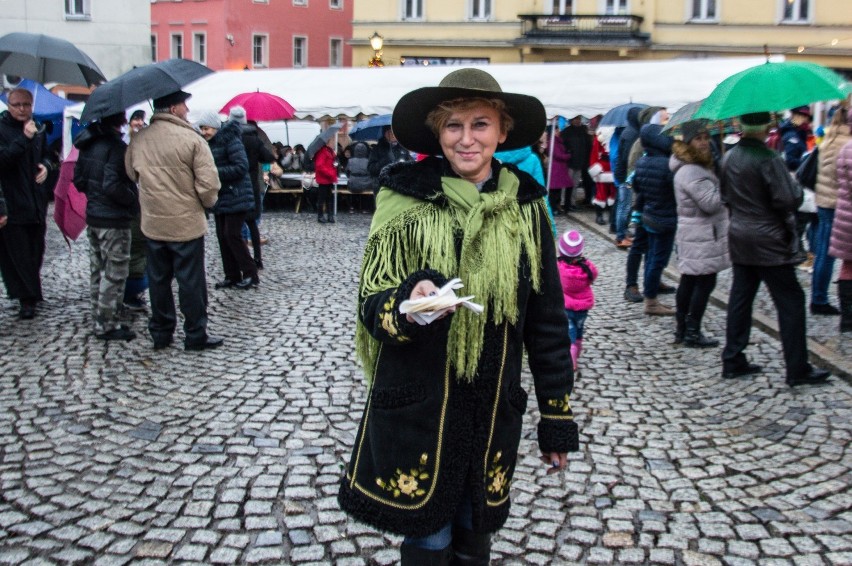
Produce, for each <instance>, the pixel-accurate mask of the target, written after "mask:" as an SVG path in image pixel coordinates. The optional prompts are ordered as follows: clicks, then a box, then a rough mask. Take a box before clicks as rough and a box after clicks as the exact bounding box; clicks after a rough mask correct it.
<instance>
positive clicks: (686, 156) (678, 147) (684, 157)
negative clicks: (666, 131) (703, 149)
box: [672, 140, 713, 169]
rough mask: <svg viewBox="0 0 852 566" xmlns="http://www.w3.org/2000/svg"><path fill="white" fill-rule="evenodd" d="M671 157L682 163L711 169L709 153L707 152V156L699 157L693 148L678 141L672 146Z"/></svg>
mask: <svg viewBox="0 0 852 566" xmlns="http://www.w3.org/2000/svg"><path fill="white" fill-rule="evenodd" d="M672 155H674V156H675V157H677V158H678V159H679V160H681V161H683V162H684V163H690V164H694V165H700V166H701V167H704V168H705V169H712V168H713V154H712V153H711V152H707V155H701V154H700V153H698V151H696V149H695V148H694V147H692V146H691V145H688V144H686V143H684V142H682V141H680V140H678V141H675V142H674V143H673V144H672Z"/></svg>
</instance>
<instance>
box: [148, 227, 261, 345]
mask: <svg viewBox="0 0 852 566" xmlns="http://www.w3.org/2000/svg"><path fill="white" fill-rule="evenodd" d="M146 245H147V247H148V284H149V287H148V294H149V296H150V298H151V320H149V321H148V332H150V333H151V338H153V339H154V342H160V343H164V342H168V341H169V340H170V339H171V337H172V334H174V331H175V327H176V325H177V316H176V314H175V298H174V295H173V294H172V279H177V284H178V298H179V299H180V312H181V313H182V314H183V317H184V321H183V329H184V332H185V334H186V338H185V343H186V344H200V343H203V342H204V341H205V340H206V339H207V278H206V275H205V273H204V237H203V236H202V237H201V238H197V239H195V240H190V241H189V242H162V241H158V240H148V241H147V243H146ZM243 247H245V244H243Z"/></svg>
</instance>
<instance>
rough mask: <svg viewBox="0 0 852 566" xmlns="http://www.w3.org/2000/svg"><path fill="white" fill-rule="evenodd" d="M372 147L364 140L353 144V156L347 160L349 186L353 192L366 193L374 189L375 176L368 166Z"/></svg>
mask: <svg viewBox="0 0 852 566" xmlns="http://www.w3.org/2000/svg"><path fill="white" fill-rule="evenodd" d="M369 164H370V148H369V147H368V146H367V144H365V143H364V142H357V143H356V144H355V145H353V146H352V157H350V158H349V161H347V162H346V177H347V179H348V185H347V188H348V189H349V190H350V191H351V192H353V193H366V192H370V191H372V190H373V189H374V187H375V184H374V182H373V177H372V176H371V175H370V170H369V168H368V166H369Z"/></svg>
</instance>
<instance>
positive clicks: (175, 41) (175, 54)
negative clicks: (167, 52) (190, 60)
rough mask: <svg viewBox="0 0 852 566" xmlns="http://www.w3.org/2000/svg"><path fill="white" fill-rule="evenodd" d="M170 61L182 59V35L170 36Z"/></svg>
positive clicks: (174, 34)
mask: <svg viewBox="0 0 852 566" xmlns="http://www.w3.org/2000/svg"><path fill="white" fill-rule="evenodd" d="M171 56H172V59H183V34H182V33H173V34H172V52H171Z"/></svg>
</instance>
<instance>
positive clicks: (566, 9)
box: [550, 0, 574, 16]
mask: <svg viewBox="0 0 852 566" xmlns="http://www.w3.org/2000/svg"><path fill="white" fill-rule="evenodd" d="M550 13H551V14H558V15H560V16H570V15H571V14H573V13H574V0H553V4H552V5H551V7H550Z"/></svg>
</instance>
